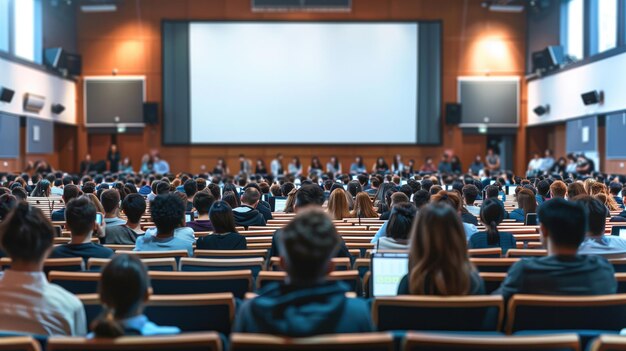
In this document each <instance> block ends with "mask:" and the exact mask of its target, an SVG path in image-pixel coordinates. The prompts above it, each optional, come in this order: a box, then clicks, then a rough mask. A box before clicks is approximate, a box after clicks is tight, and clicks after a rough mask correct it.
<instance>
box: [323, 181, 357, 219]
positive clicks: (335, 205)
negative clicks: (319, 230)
mask: <svg viewBox="0 0 626 351" xmlns="http://www.w3.org/2000/svg"><path fill="white" fill-rule="evenodd" d="M328 214H329V215H330V217H331V218H332V219H335V220H338V219H344V218H351V217H352V215H351V214H350V205H349V204H348V199H347V198H346V191H345V190H343V188H337V189H335V190H333V191H332V192H331V193H330V197H329V198H328Z"/></svg>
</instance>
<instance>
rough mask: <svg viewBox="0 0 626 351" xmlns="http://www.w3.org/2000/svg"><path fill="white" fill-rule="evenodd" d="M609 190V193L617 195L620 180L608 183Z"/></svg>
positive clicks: (620, 189) (620, 188)
mask: <svg viewBox="0 0 626 351" xmlns="http://www.w3.org/2000/svg"><path fill="white" fill-rule="evenodd" d="M609 191H610V192H611V195H613V196H617V195H619V192H620V191H622V183H620V182H611V183H609Z"/></svg>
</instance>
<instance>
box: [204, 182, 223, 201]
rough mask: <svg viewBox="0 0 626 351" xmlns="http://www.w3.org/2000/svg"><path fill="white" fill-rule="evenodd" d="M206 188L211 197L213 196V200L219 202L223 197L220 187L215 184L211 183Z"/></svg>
mask: <svg viewBox="0 0 626 351" xmlns="http://www.w3.org/2000/svg"><path fill="white" fill-rule="evenodd" d="M206 188H207V189H208V191H209V192H210V193H211V195H213V198H215V200H219V199H220V198H221V197H222V194H221V191H220V186H219V185H217V184H215V183H209V185H207V186H206Z"/></svg>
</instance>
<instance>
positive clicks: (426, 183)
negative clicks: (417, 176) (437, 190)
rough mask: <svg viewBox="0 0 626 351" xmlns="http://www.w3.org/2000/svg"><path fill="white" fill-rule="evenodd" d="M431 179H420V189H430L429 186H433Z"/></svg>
mask: <svg viewBox="0 0 626 351" xmlns="http://www.w3.org/2000/svg"><path fill="white" fill-rule="evenodd" d="M433 184H434V183H433V181H432V180H430V179H428V178H427V179H423V180H422V189H424V190H426V191H430V188H431V187H432V186H433Z"/></svg>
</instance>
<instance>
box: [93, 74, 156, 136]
mask: <svg viewBox="0 0 626 351" xmlns="http://www.w3.org/2000/svg"><path fill="white" fill-rule="evenodd" d="M143 102H144V80H143V79H141V78H128V79H126V78H110V79H100V78H98V79H86V80H85V104H86V111H87V116H86V124H87V125H91V124H117V123H127V124H141V123H143Z"/></svg>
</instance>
